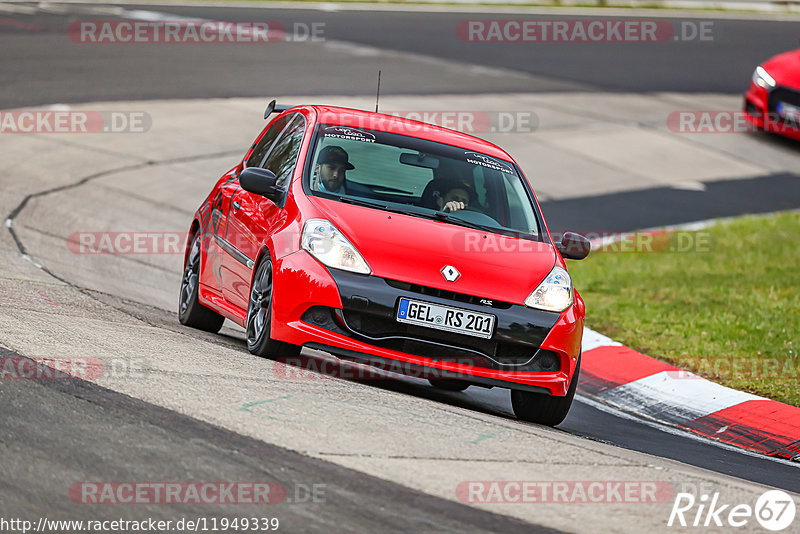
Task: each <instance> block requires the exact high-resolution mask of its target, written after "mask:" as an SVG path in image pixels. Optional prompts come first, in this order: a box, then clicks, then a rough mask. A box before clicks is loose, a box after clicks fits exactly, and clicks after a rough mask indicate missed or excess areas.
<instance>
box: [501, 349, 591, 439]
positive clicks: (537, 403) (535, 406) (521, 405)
mask: <svg viewBox="0 0 800 534" xmlns="http://www.w3.org/2000/svg"><path fill="white" fill-rule="evenodd" d="M580 371H581V357H580V356H578V364H577V365H576V366H575V373H574V374H573V375H572V382H570V384H569V389H568V390H567V394H566V395H565V396H563V397H555V396H553V395H547V394H543V393H532V392H530V391H521V390H515V389H512V390H511V406H512V407H513V408H514V414H515V415H516V416H517V418H518V419H521V420H523V421H528V422H531V423H538V424H540V425H547V426H556V425H557V424H559V423H561V422H562V421H564V419H565V418H566V417H567V413H569V408H570V406H572V399H574V398H575V390H576V389H577V388H578V375H579V374H580Z"/></svg>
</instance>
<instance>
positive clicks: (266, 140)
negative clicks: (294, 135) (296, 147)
mask: <svg viewBox="0 0 800 534" xmlns="http://www.w3.org/2000/svg"><path fill="white" fill-rule="evenodd" d="M296 116H297V114H296V113H292V114H291V115H284V116H282V117H278V118H277V119H275V121H273V123H272V124H270V126H269V128H268V129H267V131H266V133H265V134H264V136H263V137H262V138H261V139H260V140H259V141H258V143H257V144H256V147H255V148H254V149H253V153H252V154H250V157H249V158H247V166H248V167H263V165H264V162H265V161H266V159H267V155H268V154H269V151H270V149H271V148H272V146H273V145H274V144H275V140H276V139H277V138H278V136H279V135H280V134H281V132H282V131H283V130H284V129H286V126H287V125H288V124H289V121H290V120H291V119H292V118H293V117H296Z"/></svg>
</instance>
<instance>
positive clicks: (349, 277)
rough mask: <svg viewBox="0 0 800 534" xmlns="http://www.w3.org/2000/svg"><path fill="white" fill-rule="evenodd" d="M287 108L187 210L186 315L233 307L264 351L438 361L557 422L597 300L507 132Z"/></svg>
mask: <svg viewBox="0 0 800 534" xmlns="http://www.w3.org/2000/svg"><path fill="white" fill-rule="evenodd" d="M276 112H277V116H275V117H274V119H273V120H272V121H271V122H270V123H269V125H268V126H267V127H266V128H265V129H264V131H263V132H262V133H261V135H260V136H259V137H258V138H257V139H256V141H255V143H254V144H253V146H252V147H250V149H249V150H248V152H247V153H246V155H245V157H244V158H243V159H242V161H241V162H240V163H239V164H238V165H236V167H234V168H233V169H231V170H230V171H228V172H227V173H225V175H223V176H222V178H220V180H219V181H218V182H217V184H216V185H215V186H214V188H213V189H212V190H211V193H210V194H209V196H208V198H207V199H206V200H205V201H204V202H203V203H202V205H201V206H200V208H199V209H198V210H197V212H196V214H195V216H194V219H193V221H192V224H191V228H190V232H189V236H190V237H189V240H188V244H187V250H186V258H185V269H184V274H183V278H182V283H181V291H180V299H179V319H180V321H181V322H182V323H183V324H185V325H188V326H192V327H195V328H200V329H203V330H207V331H211V332H216V331H218V330H219V329H220V327H221V326H222V322H223V320H224V319H225V318H226V317H227V318H229V319H231V320H232V321H234V322H235V323H237V324H239V325H241V326H242V327H244V328H245V330H246V338H247V348H248V350H249V351H250V352H252V353H253V354H257V355H260V356H270V357H274V358H279V357H288V356H296V355H297V354H298V353H299V352H300V349H301V347H303V346H305V347H310V348H315V349H320V350H323V351H327V352H329V353H331V354H333V355H335V356H338V357H340V358H343V359H348V360H353V361H358V362H362V363H367V364H371V365H374V366H377V367H386V365H387V364H391V368H392V370H398V369H406V370H408V371H409V372H412V371H413V372H414V373H416V372H417V371H419V370H423V371H425V372H426V374H424V376H426V377H427V378H429V380H430V381H431V383H432V384H433V385H435V386H438V387H441V388H444V389H449V390H454V391H459V390H462V389H465V388H467V387H468V386H470V385H476V386H483V387H493V386H498V387H504V388H508V389H510V390H511V398H512V404H513V408H514V412H515V414H516V415H517V416H518V417H519V418H521V419H524V420H527V421H532V422H537V423H542V424H547V425H556V424H558V423H560V422H561V421H562V420H563V419H564V417H566V415H567V412H568V411H569V407H570V405H571V403H572V399H573V397H574V395H575V388H576V385H577V382H578V378H577V377H578V372H579V369H580V353H581V337H582V333H583V321H584V304H583V301H582V300H581V298H580V296H579V295H578V293H577V291H575V289H574V288H573V286H572V280H571V279H570V275H569V273H568V272H567V269H566V265H565V263H564V259H563V258H572V259H582V258H584V257H586V255H587V254H588V253H589V243H588V241H587V240H586V238H584V237H583V236H580V235H578V234H574V233H570V232H568V233H566V234H564V236H563V238H562V239H561V240H560V241H558V242H554V241H553V240H552V238H551V236H550V233H549V230H548V229H547V225H546V224H545V221H544V218H543V217H542V213H541V211H540V209H539V205H538V203H537V201H536V197H535V196H534V194H533V190H532V189H531V186H530V184H529V183H528V181H527V179H526V178H525V176H524V175H523V174H522V171H521V170H520V168H519V166H518V165H517V164H516V163H515V162H514V160H513V159H512V158H511V157H510V156H509V155H508V154H507V153H506V152H505V151H503V150H502V149H500V148H498V147H497V146H495V145H493V144H491V143H488V142H486V141H483V140H481V139H478V138H476V137H472V136H470V135H466V134H463V133H460V132H456V131H452V130H447V129H444V128H440V127H437V126H432V125H429V124H425V123H421V122H416V121H413V120H408V119H402V118H398V117H393V116H388V115H382V114H378V113H371V112H367V111H359V110H353V109H344V108H336V107H329V106H310V105H302V106H295V107H285V106H276V105H275V103H274V101H273V102H271V103H270V106H269V107H268V108H267V112H266V114H265V117H269V116H271V115H272V114H273V113H276Z"/></svg>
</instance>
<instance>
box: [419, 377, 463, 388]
mask: <svg viewBox="0 0 800 534" xmlns="http://www.w3.org/2000/svg"><path fill="white" fill-rule="evenodd" d="M428 382H430V383H431V385H432V386H433V387H435V388H437V389H443V390H445V391H464V390H465V389H467V388H468V387H469V382H464V381H463V380H453V379H448V378H429V379H428Z"/></svg>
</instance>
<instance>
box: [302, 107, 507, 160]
mask: <svg viewBox="0 0 800 534" xmlns="http://www.w3.org/2000/svg"><path fill="white" fill-rule="evenodd" d="M303 108H305V109H308V110H312V111H314V112H316V115H317V122H318V123H322V124H335V125H338V126H347V127H350V128H364V129H367V130H378V131H381V132H390V133H398V134H401V135H408V136H410V137H417V138H420V139H427V140H429V141H436V142H439V143H445V144H448V145H455V146H458V147H461V148H465V149H467V150H474V151H476V152H481V153H483V154H486V155H488V156H493V157H496V158H500V159H503V160H506V161H510V162H513V161H514V160H513V158H512V157H511V156H509V155H508V153H506V151H505V150H503V149H502V148H500V147H498V146H497V145H494V144H492V143H490V142H488V141H485V140H483V139H480V138H478V137H475V136H472V135H469V134H465V133H463V132H459V131H456V130H450V129H448V128H443V127H441V126H436V125H433V124H428V123H425V122H420V121H415V120H413V119H406V118H404V117H397V116H395V115H386V114H384V113H375V112H374V111H364V110H360V109H351V108H343V107H337V106H320V105H301V106H294V107H292V108H290V110H291V111H299V110H300V109H303ZM423 125H424V127H423Z"/></svg>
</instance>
